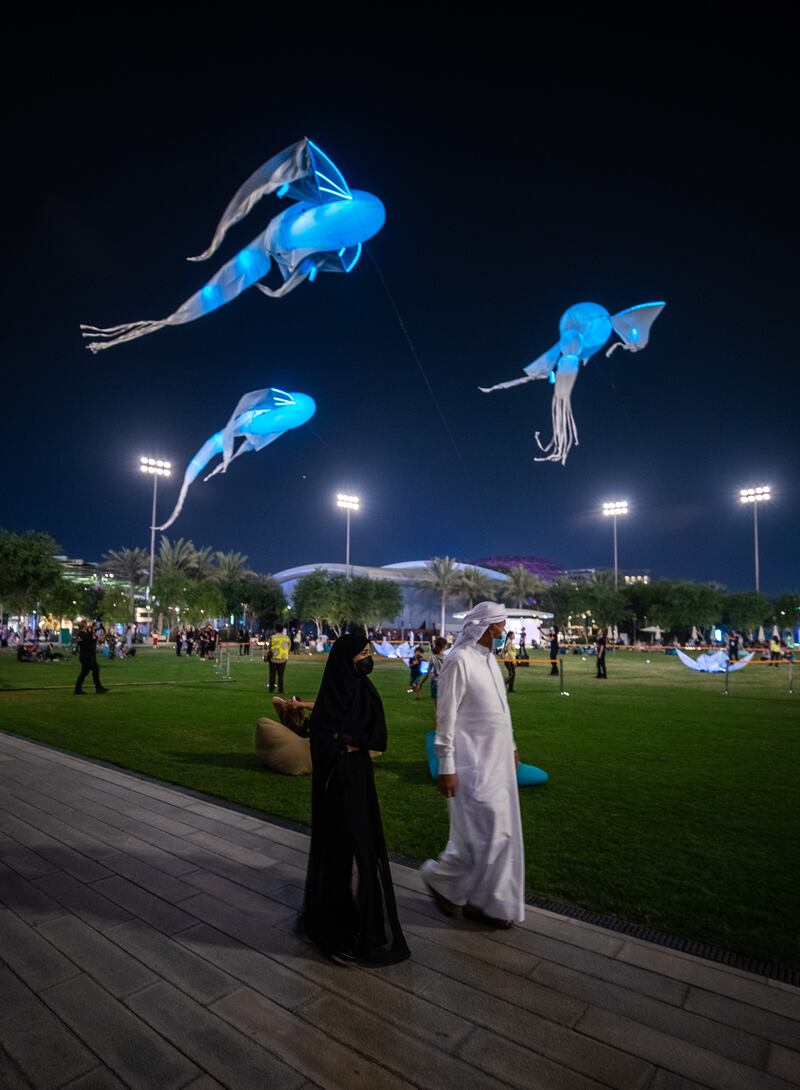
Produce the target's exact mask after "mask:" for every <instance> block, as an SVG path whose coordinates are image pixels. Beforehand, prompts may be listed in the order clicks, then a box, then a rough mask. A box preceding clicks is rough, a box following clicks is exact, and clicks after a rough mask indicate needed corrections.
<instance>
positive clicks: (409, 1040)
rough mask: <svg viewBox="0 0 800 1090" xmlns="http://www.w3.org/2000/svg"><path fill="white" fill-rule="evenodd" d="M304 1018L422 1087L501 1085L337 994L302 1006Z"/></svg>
mask: <svg viewBox="0 0 800 1090" xmlns="http://www.w3.org/2000/svg"><path fill="white" fill-rule="evenodd" d="M302 1013H303V1017H304V1018H305V1019H306V1021H308V1022H310V1023H311V1024H312V1025H314V1026H316V1027H317V1028H318V1029H320V1030H322V1031H323V1032H325V1033H327V1034H329V1035H330V1036H331V1037H335V1038H336V1039H337V1040H339V1041H341V1042H342V1043H343V1044H346V1045H348V1046H349V1047H350V1048H354V1049H356V1050H357V1051H359V1052H361V1053H363V1054H364V1055H366V1056H368V1057H370V1059H373V1060H376V1061H378V1062H379V1063H381V1064H383V1066H384V1067H388V1068H389V1070H390V1071H393V1072H394V1073H395V1074H397V1075H400V1076H401V1078H405V1077H406V1076H407V1075H411V1076H412V1077H413V1079H414V1082H415V1083H416V1084H417V1085H418V1086H421V1087H424V1088H425V1090H499V1088H500V1086H501V1085H502V1084H501V1083H500V1082H498V1081H497V1080H496V1079H494V1078H491V1077H490V1076H489V1075H487V1074H484V1073H483V1072H478V1071H475V1070H474V1068H473V1067H471V1066H470V1065H469V1064H466V1063H463V1062H462V1061H461V1060H460V1059H457V1058H456V1057H455V1056H453V1055H451V1054H449V1053H445V1052H442V1051H440V1050H439V1049H438V1048H434V1047H433V1046H432V1045H429V1044H428V1043H427V1042H425V1041H422V1040H420V1039H419V1038H417V1037H412V1036H410V1035H409V1034H407V1033H403V1032H401V1031H400V1030H398V1029H397V1028H396V1027H395V1026H393V1025H392V1024H391V1022H390V1021H389V1020H388V1019H386V1018H385V1017H384V1016H383V1015H382V1013H380V1012H379V1013H378V1014H377V1015H375V1014H372V1013H370V1012H369V1011H366V1010H364V1009H363V1008H360V1007H356V1006H354V1005H353V1004H351V1003H348V1002H347V1001H346V1000H343V999H341V998H340V997H338V996H332V995H323V996H321V997H320V998H319V999H314V1000H312V1002H311V1003H308V1004H307V1005H306V1006H305V1007H304V1008H303V1012H302Z"/></svg>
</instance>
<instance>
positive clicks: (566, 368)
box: [479, 302, 666, 466]
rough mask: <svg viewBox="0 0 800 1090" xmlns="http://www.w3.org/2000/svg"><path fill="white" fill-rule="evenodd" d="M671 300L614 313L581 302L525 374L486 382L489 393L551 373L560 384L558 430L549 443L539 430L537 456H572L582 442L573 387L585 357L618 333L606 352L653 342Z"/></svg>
mask: <svg viewBox="0 0 800 1090" xmlns="http://www.w3.org/2000/svg"><path fill="white" fill-rule="evenodd" d="M665 306H666V303H663V302H661V303H640V304H639V305H638V306H635V307H629V308H628V309H627V310H621V311H620V312H619V314H614V315H611V314H609V312H608V311H607V310H606V309H605V307H601V306H600V304H599V303H575V304H574V305H573V306H571V307H568V309H567V310H565V311H564V313H563V314H562V315H561V321H560V322H559V323H558V329H559V333H560V334H561V336H560V337H559V339H558V341H557V342H556V343H555V344H554V345H553V347H552V348H548V350H547V351H546V352H545V353H544V355H542V356H539V358H538V359H535V360H534V361H533V363H529V364H528V366H527V367H523V371H524V372H525V377H524V378H515V379H511V381H510V382H499V383H498V384H497V385H496V386H488V387H487V386H480V387H479V389H480V390H481V391H482V393H484V394H490V393H492V391H493V390H507V389H509V387H511V386H521V385H522V383H524V382H533V381H534V380H535V379H544V378H546V379H549V380H550V382H551V383H553V384H554V385H555V389H554V391H553V404H552V415H553V436H552V438H551V440H550V442H549V443H547V444H545V445H542V442H541V440H540V439H539V432H538V431H537V432H536V443H537V445H538V447H539V450H541V451H542V452H543V453H544V457H543V458H537V459H536V461H537V462H561V464H562V466H563V465H564V464H565V463H566V461H567V455H568V454H569V452H570V450H572V446H573V444H574V445H575V446H578V429H577V427H576V426H575V417H574V416H573V415H572V404H571V397H572V387H573V386H574V385H575V379H576V378H577V377H578V370H579V368H580V365H581V363H583V365H584V366H585V365H586V364H587V363H588V362H589V360H590V359H591V358H592V356H594V355H595V353H597V352H599V351H600V349H601V348H603V347H604V345H605V344H606V343H607V342H608V340H609V338H610V337H611V336H612V334H613V333H617V334H618V336H620V337H621V338H622V339H621V340H619V341H615V342H614V344H612V345H611V347H610V348H609V349H608V351H607V352H606V356H610V355H611V353H612V352H613V351H614V349H615V348H625V349H627V350H628V351H629V352H638V351H640V349H642V348H646V347H647V342H648V340H649V338H650V327H651V326H652V324H653V322H654V321H655V320H656V318H657V317H658V316H659V314H660V313H661V311H662V310H663V309H664V307H665Z"/></svg>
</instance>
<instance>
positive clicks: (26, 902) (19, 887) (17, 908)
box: [0, 867, 65, 924]
mask: <svg viewBox="0 0 800 1090" xmlns="http://www.w3.org/2000/svg"><path fill="white" fill-rule="evenodd" d="M54 873H57V872H54ZM46 877H49V876H46ZM37 881H41V879H37ZM0 901H2V903H3V904H4V905H6V906H7V907H8V908H10V909H12V910H13V911H14V912H16V914H17V915H18V916H21V917H22V918H23V920H27V921H28V922H29V923H32V924H39V923H44V922H45V921H46V920H54V919H55V918H56V917H57V916H63V915H64V912H65V910H64V908H63V906H62V905H60V904H59V903H58V902H57V901H54V900H53V898H52V897H48V895H47V894H46V893H45V892H44V891H43V890H41V889H39V887H38V886H35V885H34V884H33V883H32V882H29V881H27V879H25V878H21V877H20V876H19V875H18V874H16V873H15V872H14V871H10V870H8V869H7V868H5V867H0Z"/></svg>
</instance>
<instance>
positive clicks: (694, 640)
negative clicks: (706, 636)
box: [692, 624, 700, 643]
mask: <svg viewBox="0 0 800 1090" xmlns="http://www.w3.org/2000/svg"><path fill="white" fill-rule="evenodd" d="M699 638H700V637H699V636H698V635H697V625H696V624H693V625H692V643H697V641H698V639H699Z"/></svg>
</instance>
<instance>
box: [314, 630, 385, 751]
mask: <svg viewBox="0 0 800 1090" xmlns="http://www.w3.org/2000/svg"><path fill="white" fill-rule="evenodd" d="M367 644H368V640H367V637H366V636H365V635H364V633H363V632H350V633H348V634H347V635H346V636H340V637H339V638H338V640H336V642H335V643H334V645H333V647H332V648H331V652H330V655H329V656H328V661H327V663H326V665H325V673H324V674H323V675H322V684H321V685H320V688H319V692H318V693H317V699H316V700H315V702H314V711H313V712H312V713H311V722H310V733H311V737H312V738H314V737H317V736H319V735H323V734H325V735H329V736H332V737H334V738H337V739H338V740H340V741H342V742H345V743H346V744H348V745H352V746H358V747H359V748H361V749H373V750H380V752H383V751H384V750H385V749H386V717H385V716H384V713H383V704H382V703H381V698H380V696H379V695H378V690H377V689H376V688H375V686H374V685H373V684H372V682H371V681H370V679H369V678H368V677H363V676H359V675H358V674H357V673H356V669H355V666H354V665H353V659H354V658H355V657H356V655H358V654H360V653H361V652H362V651H363V650H364V648H365V647H366V646H367Z"/></svg>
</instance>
